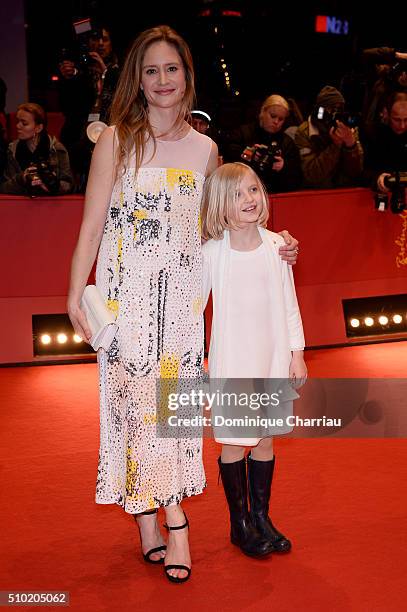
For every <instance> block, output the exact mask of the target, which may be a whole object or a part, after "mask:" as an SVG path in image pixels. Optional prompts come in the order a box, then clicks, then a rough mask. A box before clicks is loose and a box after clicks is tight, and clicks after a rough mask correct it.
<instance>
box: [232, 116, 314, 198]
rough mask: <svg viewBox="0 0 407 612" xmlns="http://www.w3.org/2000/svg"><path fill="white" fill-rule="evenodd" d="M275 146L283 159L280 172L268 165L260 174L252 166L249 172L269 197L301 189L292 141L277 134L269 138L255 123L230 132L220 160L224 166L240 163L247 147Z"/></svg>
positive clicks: (299, 164) (267, 133) (297, 158)
mask: <svg viewBox="0 0 407 612" xmlns="http://www.w3.org/2000/svg"><path fill="white" fill-rule="evenodd" d="M272 142H277V143H278V145H279V147H280V149H281V151H282V157H283V159H284V166H283V168H282V170H281V171H280V172H277V171H275V170H273V169H272V167H271V166H272V164H269V165H268V166H267V167H266V168H265V169H264V170H263V171H261V170H259V168H258V167H256V166H255V165H253V166H252V167H253V169H254V170H255V171H256V172H257V174H258V175H259V176H260V178H261V179H262V181H263V182H264V184H265V186H266V188H267V191H268V192H270V193H271V192H273V193H283V192H285V191H295V190H296V189H300V188H301V183H302V173H301V162H300V156H299V153H298V149H297V147H296V146H295V144H294V141H293V140H292V138H290V137H289V136H287V134H285V133H284V132H282V131H280V132H278V133H277V134H270V133H269V132H266V131H265V130H263V129H262V128H261V127H260V126H259V125H258V124H257V123H250V124H247V125H242V126H240V127H239V128H237V129H236V130H234V131H232V132H231V133H230V135H229V137H228V139H227V142H226V146H225V155H224V160H225V161H226V162H228V161H229V162H234V161H243V162H244V160H243V159H242V158H241V155H242V153H243V151H244V149H245V147H247V146H253V145H254V144H264V145H267V146H268V145H270V144H271V143H272Z"/></svg>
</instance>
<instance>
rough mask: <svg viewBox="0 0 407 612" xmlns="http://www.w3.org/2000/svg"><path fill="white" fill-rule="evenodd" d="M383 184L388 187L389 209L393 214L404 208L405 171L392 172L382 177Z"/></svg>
mask: <svg viewBox="0 0 407 612" xmlns="http://www.w3.org/2000/svg"><path fill="white" fill-rule="evenodd" d="M384 184H385V185H386V187H387V188H388V189H390V192H391V196H390V210H391V212H393V213H394V214H396V215H397V214H399V213H401V212H403V210H405V208H406V187H407V172H393V173H392V174H391V175H390V176H386V177H385V178H384Z"/></svg>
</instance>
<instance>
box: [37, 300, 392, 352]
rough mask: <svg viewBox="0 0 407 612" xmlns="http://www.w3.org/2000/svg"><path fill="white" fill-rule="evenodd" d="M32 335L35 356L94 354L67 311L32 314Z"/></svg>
mask: <svg viewBox="0 0 407 612" xmlns="http://www.w3.org/2000/svg"><path fill="white" fill-rule="evenodd" d="M394 310H396V309H394ZM32 335H33V351H34V356H35V357H40V358H45V360H46V359H47V358H52V357H56V358H58V359H59V358H61V357H64V358H70V357H71V356H72V358H73V359H77V358H78V356H80V355H83V356H89V357H90V356H92V355H94V350H93V348H92V347H91V346H90V345H89V344H88V343H87V342H84V341H83V340H82V338H80V336H79V335H77V334H75V330H74V329H73V327H72V324H71V322H70V320H69V317H68V315H67V314H66V313H54V314H39V315H32Z"/></svg>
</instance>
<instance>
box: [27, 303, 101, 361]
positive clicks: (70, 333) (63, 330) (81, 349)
mask: <svg viewBox="0 0 407 612" xmlns="http://www.w3.org/2000/svg"><path fill="white" fill-rule="evenodd" d="M32 336H33V353H34V356H35V357H39V358H41V359H44V360H47V359H50V360H51V359H53V358H57V359H58V360H59V359H60V358H62V357H63V358H64V359H72V361H73V360H77V359H78V357H79V356H83V357H92V355H93V356H94V350H93V348H92V347H91V346H90V345H89V344H88V343H87V342H84V341H83V340H82V338H81V337H80V336H79V335H78V334H75V330H74V329H73V327H72V324H71V322H70V320H69V317H68V315H67V314H66V313H55V314H39V315H32ZM44 338H45V341H44Z"/></svg>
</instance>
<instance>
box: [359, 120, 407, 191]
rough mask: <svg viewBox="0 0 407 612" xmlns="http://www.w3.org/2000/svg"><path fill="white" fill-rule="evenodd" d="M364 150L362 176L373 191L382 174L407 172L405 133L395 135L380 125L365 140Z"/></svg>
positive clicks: (389, 129) (386, 126)
mask: <svg viewBox="0 0 407 612" xmlns="http://www.w3.org/2000/svg"><path fill="white" fill-rule="evenodd" d="M365 149H366V163H365V174H364V176H365V180H366V183H367V184H368V185H369V184H370V185H371V186H372V187H373V188H374V189H375V188H376V184H377V179H378V177H379V176H380V175H381V174H382V173H383V172H389V173H392V172H396V171H399V172H407V132H404V134H400V135H399V134H395V133H394V132H393V130H392V129H391V128H390V127H389V126H388V125H384V124H381V125H379V126H378V127H377V129H376V131H375V132H374V133H372V134H371V135H370V137H369V138H368V139H367V141H366V144H365Z"/></svg>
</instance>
